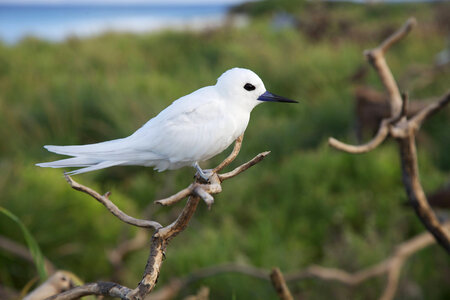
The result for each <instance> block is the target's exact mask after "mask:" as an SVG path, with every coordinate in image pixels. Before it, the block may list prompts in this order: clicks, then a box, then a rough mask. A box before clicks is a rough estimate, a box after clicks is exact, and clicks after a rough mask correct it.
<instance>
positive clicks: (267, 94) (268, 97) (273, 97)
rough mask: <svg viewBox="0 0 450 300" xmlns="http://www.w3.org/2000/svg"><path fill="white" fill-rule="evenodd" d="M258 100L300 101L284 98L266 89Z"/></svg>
mask: <svg viewBox="0 0 450 300" xmlns="http://www.w3.org/2000/svg"><path fill="white" fill-rule="evenodd" d="M258 100H260V101H271V102H284V103H298V101H295V100H291V99H288V98H284V97H281V96H278V95H275V94H272V93H271V92H268V91H266V92H265V93H264V94H262V95H261V96H259V97H258Z"/></svg>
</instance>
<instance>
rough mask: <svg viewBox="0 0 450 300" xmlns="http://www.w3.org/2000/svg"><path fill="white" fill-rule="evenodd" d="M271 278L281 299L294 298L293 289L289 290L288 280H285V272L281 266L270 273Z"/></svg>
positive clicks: (290, 299)
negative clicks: (283, 272)
mask: <svg viewBox="0 0 450 300" xmlns="http://www.w3.org/2000/svg"><path fill="white" fill-rule="evenodd" d="M270 280H271V281H272V285H273V287H274V288H275V291H276V292H277V295H278V298H280V300H294V297H292V294H291V291H289V288H288V286H287V284H286V280H284V277H283V274H282V273H281V271H280V269H279V268H274V269H273V270H272V272H271V273H270Z"/></svg>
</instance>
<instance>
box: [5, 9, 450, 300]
mask: <svg viewBox="0 0 450 300" xmlns="http://www.w3.org/2000/svg"><path fill="white" fill-rule="evenodd" d="M410 16H415V17H416V18H417V20H418V26H417V27H416V28H415V29H414V30H413V31H412V32H411V34H410V35H408V37H407V38H406V39H404V40H402V41H401V42H400V43H398V44H396V45H395V46H394V47H393V48H392V49H391V50H390V51H389V52H388V54H387V60H388V63H389V65H390V67H391V69H392V71H393V73H394V76H395V77H396V79H397V81H398V83H399V86H400V88H401V90H403V91H408V92H409V93H410V97H411V99H412V100H411V101H412V103H411V110H414V109H417V108H419V107H422V106H423V105H424V103H427V102H429V101H431V100H433V99H436V98H437V97H439V96H441V95H443V94H444V93H445V92H446V91H447V90H448V88H449V83H450V64H449V61H450V48H449V46H450V41H449V36H450V5H449V3H448V2H445V1H444V2H420V1H411V2H403V1H398V0H397V1H354V2H351V1H350V2H339V1H301V0H294V1H288V0H280V1H274V0H261V1H253V2H245V3H244V2H243V1H238V0H236V1H234V0H231V1H226V0H223V1H219V2H212V1H200V0H198V1H195V0H191V1H159V2H158V1H133V2H132V3H130V2H127V1H120V0H115V1H106V0H105V1H99V0H98V1H77V2H75V1H71V0H67V1H64V0H59V1H58V0H52V1H39V2H38V1H32V0H28V1H25V0H20V1H5V0H1V1H0V138H1V141H0V206H2V207H4V208H6V209H7V210H9V211H10V212H12V213H13V214H15V215H16V216H17V217H18V218H19V219H20V220H21V222H23V224H24V225H25V226H26V227H27V228H28V229H29V231H30V233H31V235H32V236H33V237H34V239H35V240H36V241H37V243H38V244H39V246H40V248H41V250H42V253H43V255H44V256H45V257H46V258H47V259H48V260H49V261H50V262H51V263H52V264H53V265H54V266H55V267H56V268H57V269H64V270H69V271H71V272H73V273H75V274H77V275H78V276H79V277H80V278H81V279H82V280H84V281H96V280H115V281H118V282H120V283H122V284H124V285H128V286H131V287H134V286H136V283H137V282H138V281H139V280H140V279H141V275H142V272H143V268H144V266H145V262H146V259H147V256H148V245H149V244H148V241H149V238H150V233H147V232H141V231H139V230H137V229H135V228H132V227H131V226H126V225H124V224H122V223H121V222H120V221H118V220H117V219H116V218H114V217H113V216H112V215H111V214H110V213H109V212H107V211H106V210H105V209H104V208H103V207H102V206H101V205H100V204H98V203H97V202H96V201H95V200H93V199H91V198H90V197H88V196H87V195H84V194H81V193H79V192H76V191H74V190H72V189H71V188H70V187H69V186H68V184H67V183H66V181H65V180H64V178H63V176H62V170H55V169H42V168H38V167H35V166H34V164H35V163H37V162H43V161H49V160H53V159H56V158H58V157H57V156H56V155H53V154H50V153H48V152H46V151H45V150H44V149H43V148H42V146H43V145H45V144H56V145H68V144H86V143H93V142H99V141H104V140H110V139H115V138H120V137H124V136H127V135H129V134H130V133H132V132H134V130H136V129H137V128H139V127H140V126H141V125H142V124H143V123H145V122H146V121H147V120H148V119H149V118H151V117H153V116H155V115H156V114H157V113H158V112H159V111H161V110H162V109H163V108H165V107H166V106H167V105H169V104H170V103H171V102H172V101H173V100H175V99H177V98H179V97H181V96H183V95H185V94H188V93H190V92H192V91H194V90H196V89H198V88H200V87H202V86H205V85H213V84H215V81H216V78H217V77H218V76H219V75H220V74H222V73H223V72H224V71H225V70H227V69H230V68H232V67H245V68H250V69H252V70H253V71H255V72H256V73H257V74H258V75H259V76H260V77H261V78H262V79H263V80H264V82H265V85H266V87H267V88H268V90H270V91H272V92H274V93H276V94H280V95H283V96H286V97H289V98H292V99H297V100H301V101H300V104H298V105H290V106H289V107H287V106H284V105H276V104H272V105H270V104H267V105H261V106H259V107H258V108H256V109H255V110H254V112H253V114H252V119H251V121H250V124H249V127H248V129H247V131H246V135H245V138H244V142H243V147H242V150H241V153H240V154H239V156H238V158H237V160H236V161H235V162H234V163H233V166H237V165H238V164H239V163H242V162H245V161H247V160H249V159H251V158H252V157H253V156H254V155H256V154H257V153H259V152H262V151H265V150H271V151H272V153H271V154H270V156H269V157H268V158H267V159H266V160H264V161H263V162H262V163H260V164H258V165H257V166H255V167H254V168H252V169H250V170H248V171H247V172H246V173H244V174H241V175H240V176H238V177H236V178H234V179H233V180H230V181H227V182H226V183H224V185H223V188H224V191H223V192H222V193H221V194H220V195H218V196H216V202H215V204H214V206H213V209H212V210H211V211H208V210H207V208H206V206H205V205H203V204H202V205H201V206H200V207H199V209H198V210H197V212H196V215H195V216H194V218H193V220H192V222H191V223H190V226H189V227H188V228H187V230H186V231H185V232H183V233H182V234H180V235H179V236H177V237H176V238H175V239H174V240H173V241H172V242H171V244H170V245H169V247H168V251H167V253H166V256H167V259H166V260H165V262H164V264H163V268H162V272H161V276H160V279H159V281H158V286H159V287H162V286H164V285H166V284H168V283H169V282H170V280H171V279H172V278H177V277H183V276H188V275H189V274H192V273H193V272H195V271H196V270H199V269H200V268H204V267H209V266H214V265H218V264H223V263H237V264H243V265H251V266H255V267H258V268H264V269H268V270H269V269H270V268H272V267H274V266H278V267H280V268H281V270H282V271H283V272H292V271H296V270H300V269H302V268H305V267H307V266H309V265H311V264H316V265H321V266H326V267H334V268H340V269H343V270H346V271H357V270H360V269H363V268H365V267H368V266H370V265H372V264H376V263H377V262H379V261H381V260H383V259H385V258H386V257H388V256H389V255H391V254H392V253H393V251H394V250H395V247H396V245H398V244H399V243H401V242H403V241H406V240H408V239H409V238H411V237H414V236H415V235H417V234H419V233H421V232H423V231H424V227H423V226H422V224H421V223H420V221H419V220H418V218H417V217H416V215H415V213H414V211H413V209H412V208H411V207H410V206H409V205H408V203H407V198H406V194H405V191H404V189H403V186H402V182H401V169H400V164H399V159H398V153H397V148H396V145H395V143H394V142H393V141H388V142H386V143H384V144H383V145H382V146H381V147H379V148H378V149H376V150H375V151H373V152H371V153H368V154H363V155H349V154H345V153H341V152H338V151H336V150H333V149H331V148H330V147H329V146H328V145H327V139H328V137H330V136H334V137H337V138H339V139H341V140H344V141H347V142H352V143H358V142H359V141H365V140H367V139H369V138H370V136H371V135H372V134H373V132H374V130H375V129H376V126H377V124H378V122H379V120H380V119H381V118H382V117H384V116H386V113H387V112H386V103H385V99H386V96H385V93H384V90H383V88H382V85H381V83H380V80H379V78H378V77H377V75H376V74H375V72H374V71H373V70H372V69H371V68H370V67H369V66H368V63H367V62H366V61H365V59H364V57H363V55H362V52H363V50H364V49H368V48H372V47H375V46H376V45H378V43H379V42H381V41H382V40H383V39H384V38H385V37H387V36H388V35H389V34H390V33H392V32H393V31H395V30H396V29H397V28H399V27H400V26H401V25H402V24H403V23H404V22H405V21H406V20H407V18H408V17H410ZM449 117H450V110H449V108H446V109H444V110H443V111H442V112H440V113H439V114H438V115H436V116H435V117H434V118H432V119H431V120H430V121H429V122H427V123H426V125H425V127H424V130H422V131H421V133H420V135H419V138H418V149H419V161H420V172H421V180H422V182H423V185H424V188H425V190H426V192H427V193H428V195H429V196H430V201H432V203H433V204H434V205H437V206H440V208H439V209H440V210H441V212H442V213H441V214H440V216H441V217H445V206H447V207H448V205H449V203H450V202H449V198H448V193H447V194H445V191H446V190H447V191H448V183H449V175H450V155H449V153H450V130H449V128H450V127H449V125H450V124H449ZM230 150H231V149H229V150H227V151H225V152H224V153H223V154H221V155H219V156H218V157H216V158H214V159H212V160H211V161H209V162H208V163H206V164H204V166H205V167H213V166H215V165H216V164H217V163H219V162H220V161H221V160H222V159H223V158H224V157H225V156H226V154H228V152H229V151H230ZM231 167H232V166H231ZM193 173H194V171H193V170H192V169H190V168H184V169H181V170H176V171H167V172H163V173H157V172H155V171H153V170H152V169H149V168H143V167H115V168H109V169H106V170H101V171H97V172H93V173H88V174H83V175H80V176H77V177H75V179H76V180H77V181H79V182H80V183H83V184H85V185H87V186H90V187H93V188H95V189H97V190H98V191H100V192H106V191H111V192H112V198H111V199H112V200H113V201H114V203H116V204H117V205H118V206H119V207H120V208H122V209H123V210H124V211H125V212H127V213H129V214H130V215H132V216H135V217H142V218H144V217H145V218H152V219H155V220H157V221H158V222H160V223H162V224H169V223H170V222H172V221H173V220H174V219H175V217H176V216H177V214H178V213H179V212H180V210H181V208H182V207H183V204H181V203H180V204H178V205H175V206H174V207H158V206H156V205H154V204H152V203H153V201H154V200H156V199H159V198H164V197H166V196H168V195H171V194H173V193H175V192H177V191H178V190H179V189H181V188H184V187H185V186H187V185H188V184H189V183H190V182H191V181H192V176H193ZM443 191H444V192H443ZM436 195H437V196H436ZM439 195H444V196H439ZM445 195H447V196H445ZM433 197H434V198H433ZM439 197H440V198H439ZM436 209H438V208H436ZM0 237H1V239H0V240H1V241H3V246H4V245H5V240H6V241H9V242H13V243H15V245H16V246H17V245H23V246H24V247H26V244H25V240H24V237H23V234H22V231H21V229H20V228H19V226H17V224H16V223H14V222H13V221H11V219H10V218H7V217H6V216H4V215H0ZM130 240H132V241H134V242H135V244H134V245H135V247H134V248H132V249H131V250H130V251H127V252H125V253H124V254H123V255H119V256H117V255H116V254H117V253H118V249H119V246H120V245H123V243H126V242H127V241H130ZM36 277H37V272H36V268H35V266H34V265H33V263H30V262H29V261H28V260H26V259H24V258H22V257H21V256H20V255H18V254H17V251H8V250H7V249H5V247H3V248H1V247H0V287H1V288H0V290H2V291H3V292H4V293H8V295H10V296H8V298H9V297H10V298H11V299H17V297H18V296H17V293H20V292H21V291H24V289H25V290H26V289H29V288H30V287H31V286H32V285H33V279H35V278H36ZM385 283H386V278H385V277H383V276H381V277H379V278H374V279H371V280H368V281H366V282H364V283H362V284H360V285H358V286H355V287H348V286H345V285H343V284H341V283H337V282H330V281H321V280H317V279H304V280H298V281H294V282H290V283H289V286H290V288H291V290H292V292H293V293H294V294H295V295H296V297H298V298H302V299H376V298H377V297H379V295H380V294H381V292H382V290H383V289H384V286H385ZM200 286H207V287H209V288H210V297H211V299H275V298H276V294H275V292H274V290H273V288H272V286H271V285H270V284H269V283H268V281H264V280H260V279H256V278H252V277H249V276H245V275H241V274H233V273H225V274H220V275H217V276H213V277H208V278H206V279H202V280H199V281H195V282H193V283H192V284H189V285H188V286H186V287H184V288H183V289H182V290H181V291H180V292H179V294H178V295H177V298H176V299H182V298H183V297H185V296H186V295H190V294H193V293H196V291H197V290H198V289H199V287H200ZM5 295H6V294H5ZM4 297H5V299H7V298H6V296H4ZM396 297H397V299H450V261H449V258H448V254H446V253H445V251H444V250H443V249H441V248H440V247H437V246H436V245H433V246H430V247H428V248H426V249H424V250H423V251H420V252H418V253H417V254H415V255H414V256H412V257H411V258H410V259H409V260H408V261H407V262H406V265H405V267H404V268H403V270H402V274H401V277H400V283H399V289H398V292H397V296H396ZM0 298H1V297H0Z"/></svg>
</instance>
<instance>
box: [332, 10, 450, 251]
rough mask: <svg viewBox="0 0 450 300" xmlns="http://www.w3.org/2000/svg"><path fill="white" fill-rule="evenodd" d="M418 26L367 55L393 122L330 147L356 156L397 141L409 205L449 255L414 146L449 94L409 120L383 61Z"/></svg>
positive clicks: (449, 238)
mask: <svg viewBox="0 0 450 300" xmlns="http://www.w3.org/2000/svg"><path fill="white" fill-rule="evenodd" d="M416 23H417V22H416V20H415V19H414V18H410V19H409V20H408V21H407V22H406V23H405V24H404V25H403V27H402V28H400V29H399V30H398V31H397V32H395V33H394V34H392V35H391V36H390V37H388V38H387V39H386V40H385V41H384V42H382V43H381V44H380V45H379V46H378V47H377V48H374V49H372V50H368V51H365V55H366V56H367V58H368V59H369V62H370V63H371V64H372V66H373V67H374V68H375V70H376V71H377V73H378V76H379V77H380V79H381V81H382V82H383V85H384V87H385V89H386V90H387V91H388V94H389V103H390V118H387V119H383V120H382V122H381V123H380V127H379V129H378V133H377V134H376V136H375V137H374V138H373V139H372V140H371V141H370V142H368V143H366V144H363V145H349V144H345V143H342V142H340V141H338V140H336V139H334V138H330V139H329V144H330V146H332V147H334V148H336V149H338V150H341V151H345V152H348V153H352V154H355V153H364V152H368V151H371V150H373V149H375V148H376V147H377V146H379V145H380V144H381V143H382V142H383V141H384V140H385V139H386V138H387V137H389V136H392V137H393V138H395V139H396V140H397V142H398V145H399V154H400V160H401V164H402V171H403V175H402V177H403V185H404V187H405V190H406V193H407V195H408V198H409V201H410V202H411V204H412V206H413V207H414V209H415V211H416V214H417V216H418V217H419V219H420V220H421V221H422V223H423V224H424V225H425V227H426V228H427V229H428V231H430V232H431V233H432V234H433V236H434V237H435V238H436V240H437V241H438V243H439V244H440V245H441V246H442V247H443V248H444V249H445V250H447V252H448V253H450V232H449V231H448V230H446V229H444V228H443V227H442V225H441V224H440V222H439V220H438V218H437V217H436V214H435V213H434V212H433V210H432V209H431V207H430V205H429V203H428V200H427V197H426V196H425V193H424V190H423V188H422V185H421V183H420V176H419V168H418V163H417V149H416V144H415V135H416V134H417V132H418V130H419V129H420V127H421V125H422V124H423V122H424V121H425V120H426V119H428V118H429V117H431V116H432V115H433V114H435V113H436V112H438V111H439V110H441V109H442V108H444V107H445V105H447V104H448V103H449V102H450V92H447V93H446V94H445V95H444V97H442V99H441V100H439V101H437V102H434V103H432V104H430V105H428V106H426V107H424V108H422V109H421V110H420V111H419V112H418V113H417V114H415V115H414V116H412V117H411V118H409V119H408V117H407V104H408V99H407V96H406V95H404V96H403V97H402V96H401V95H400V92H399V89H398V86H397V83H396V82H395V79H394V76H393V75H392V73H391V71H390V69H389V67H388V65H387V63H386V60H385V58H384V54H385V52H386V51H387V50H388V49H389V48H390V47H391V46H392V45H393V44H395V43H396V42H398V41H400V40H401V39H402V38H404V37H405V36H406V35H407V34H408V33H409V32H410V31H411V29H412V28H413V27H414V26H415V25H416Z"/></svg>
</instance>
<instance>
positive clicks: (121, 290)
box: [47, 281, 130, 300]
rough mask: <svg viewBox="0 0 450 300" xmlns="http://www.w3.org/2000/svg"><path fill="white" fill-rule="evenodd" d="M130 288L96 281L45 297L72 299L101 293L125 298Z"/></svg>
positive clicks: (59, 299) (49, 299)
mask: <svg viewBox="0 0 450 300" xmlns="http://www.w3.org/2000/svg"><path fill="white" fill-rule="evenodd" d="M129 292H130V289H129V288H127V287H124V286H121V285H119V284H117V283H113V282H102V281H99V282H96V283H88V284H85V285H82V286H77V287H75V288H72V289H70V290H68V291H66V292H63V293H60V294H58V295H55V296H52V297H49V298H47V300H72V299H79V298H81V297H83V296H88V295H103V296H110V297H116V298H120V299H127V297H126V295H127V294H128V293H129Z"/></svg>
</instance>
